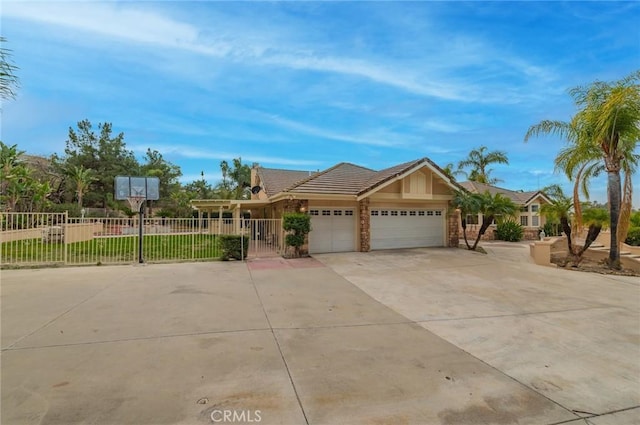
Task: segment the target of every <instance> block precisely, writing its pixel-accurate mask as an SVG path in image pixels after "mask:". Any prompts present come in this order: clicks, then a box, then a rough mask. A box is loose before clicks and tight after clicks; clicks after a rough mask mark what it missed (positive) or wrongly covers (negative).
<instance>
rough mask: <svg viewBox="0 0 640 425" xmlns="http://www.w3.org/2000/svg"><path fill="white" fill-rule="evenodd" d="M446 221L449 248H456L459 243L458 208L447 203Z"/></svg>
mask: <svg viewBox="0 0 640 425" xmlns="http://www.w3.org/2000/svg"><path fill="white" fill-rule="evenodd" d="M447 221H448V223H447V231H448V233H447V234H448V241H449V244H448V245H447V246H448V247H449V248H457V247H458V245H459V244H460V230H459V229H460V210H459V209H456V208H454V207H453V206H452V205H451V204H449V218H448V220H447Z"/></svg>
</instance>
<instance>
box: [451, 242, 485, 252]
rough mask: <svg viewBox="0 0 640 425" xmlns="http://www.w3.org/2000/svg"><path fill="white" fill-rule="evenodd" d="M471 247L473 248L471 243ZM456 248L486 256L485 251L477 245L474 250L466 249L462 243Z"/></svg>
mask: <svg viewBox="0 0 640 425" xmlns="http://www.w3.org/2000/svg"><path fill="white" fill-rule="evenodd" d="M471 246H473V243H471ZM458 248H460V249H464V250H465V251H471V252H479V253H481V254H486V253H487V251H485V249H484V248H483V247H481V246H480V245H478V246H477V247H476V249H475V251H474V250H472V249H469V248H467V246H466V245H465V244H463V243H461V244H460V245H458Z"/></svg>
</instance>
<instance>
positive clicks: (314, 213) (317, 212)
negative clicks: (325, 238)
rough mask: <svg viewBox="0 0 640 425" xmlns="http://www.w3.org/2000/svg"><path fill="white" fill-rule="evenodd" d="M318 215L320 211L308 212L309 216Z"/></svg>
mask: <svg viewBox="0 0 640 425" xmlns="http://www.w3.org/2000/svg"><path fill="white" fill-rule="evenodd" d="M319 213H320V211H318V210H311V211H309V214H311V215H318V214H319Z"/></svg>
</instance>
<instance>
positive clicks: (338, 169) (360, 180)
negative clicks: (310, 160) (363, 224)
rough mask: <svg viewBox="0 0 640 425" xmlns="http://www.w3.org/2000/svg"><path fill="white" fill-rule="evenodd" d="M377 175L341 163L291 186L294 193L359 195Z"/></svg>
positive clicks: (290, 188)
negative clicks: (362, 188) (364, 186)
mask: <svg viewBox="0 0 640 425" xmlns="http://www.w3.org/2000/svg"><path fill="white" fill-rule="evenodd" d="M376 174H377V173H376V172H375V171H373V170H371V169H369V168H365V167H361V166H359V165H354V164H350V163H348V162H341V163H340V164H337V165H334V166H333V167H331V168H328V169H326V170H324V171H322V172H320V173H316V174H313V175H311V176H309V177H308V178H306V179H305V180H302V181H300V182H297V183H295V184H293V185H291V186H290V187H289V188H287V190H286V191H287V192H292V193H332V194H339V195H357V194H358V192H359V190H360V188H361V187H362V186H363V185H364V184H365V183H366V182H367V181H368V180H369V179H371V178H372V177H373V176H374V175H376Z"/></svg>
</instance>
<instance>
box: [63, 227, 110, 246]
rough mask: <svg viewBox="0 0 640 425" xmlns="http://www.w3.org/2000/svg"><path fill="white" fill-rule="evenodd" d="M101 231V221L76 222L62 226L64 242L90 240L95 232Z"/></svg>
mask: <svg viewBox="0 0 640 425" xmlns="http://www.w3.org/2000/svg"><path fill="white" fill-rule="evenodd" d="M101 231H102V223H77V224H67V225H65V226H64V233H65V235H64V236H65V242H66V243H74V242H82V241H90V240H91V239H93V235H94V234H95V233H98V232H101Z"/></svg>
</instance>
